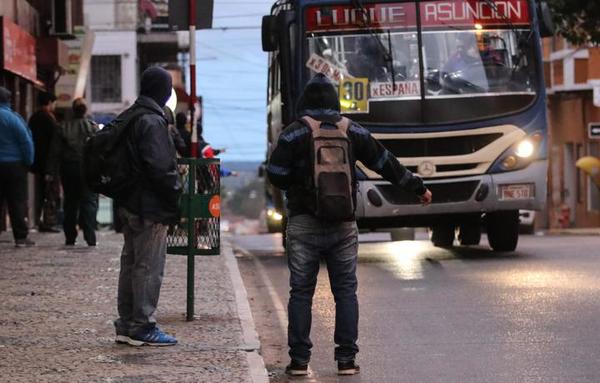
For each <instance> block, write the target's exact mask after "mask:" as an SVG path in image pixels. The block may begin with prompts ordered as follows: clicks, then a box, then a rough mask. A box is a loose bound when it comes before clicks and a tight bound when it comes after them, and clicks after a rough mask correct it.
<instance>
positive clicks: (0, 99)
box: [0, 86, 12, 104]
mask: <svg viewBox="0 0 600 383" xmlns="http://www.w3.org/2000/svg"><path fill="white" fill-rule="evenodd" d="M11 95H12V94H11V93H10V90H8V89H6V88H5V87H3V86H0V104H8V103H10V96H11Z"/></svg>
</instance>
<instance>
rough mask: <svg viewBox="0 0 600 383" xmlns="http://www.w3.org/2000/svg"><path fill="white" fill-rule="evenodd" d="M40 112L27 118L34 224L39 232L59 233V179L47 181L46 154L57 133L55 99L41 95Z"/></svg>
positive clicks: (51, 96)
mask: <svg viewBox="0 0 600 383" xmlns="http://www.w3.org/2000/svg"><path fill="white" fill-rule="evenodd" d="M38 102H39V104H40V109H39V110H38V111H37V112H35V113H34V114H32V115H31V117H30V118H29V128H31V134H32V136H33V146H34V147H35V157H34V160H33V165H32V166H31V171H32V173H33V174H34V175H35V220H36V224H37V225H38V231H40V232H51V233H58V232H59V230H58V229H55V228H54V225H56V223H57V217H56V215H57V209H58V206H59V202H60V201H59V199H60V197H59V194H60V185H59V182H58V179H51V178H49V177H47V174H46V168H47V165H48V153H49V151H50V144H51V143H52V137H53V135H54V134H56V132H57V131H58V129H59V125H58V122H57V121H56V117H55V116H54V108H55V106H56V96H54V95H53V94H52V93H46V92H42V93H40V94H39V96H38Z"/></svg>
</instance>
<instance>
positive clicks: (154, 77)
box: [140, 66, 173, 108]
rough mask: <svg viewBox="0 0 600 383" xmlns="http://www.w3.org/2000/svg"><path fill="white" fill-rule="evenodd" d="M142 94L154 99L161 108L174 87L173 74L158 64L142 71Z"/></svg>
mask: <svg viewBox="0 0 600 383" xmlns="http://www.w3.org/2000/svg"><path fill="white" fill-rule="evenodd" d="M141 82H142V83H141V86H140V88H141V89H140V94H141V95H142V96H146V97H149V98H151V99H153V100H154V101H155V102H156V103H157V104H158V106H160V107H161V108H162V107H164V106H165V104H166V103H167V101H168V100H169V97H171V92H172V88H173V80H172V78H171V74H170V73H169V72H167V71H166V70H164V69H163V68H161V67H158V66H152V67H150V68H148V69H146V70H145V71H144V73H142V81H141Z"/></svg>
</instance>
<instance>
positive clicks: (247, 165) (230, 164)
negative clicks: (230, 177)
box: [222, 161, 261, 174]
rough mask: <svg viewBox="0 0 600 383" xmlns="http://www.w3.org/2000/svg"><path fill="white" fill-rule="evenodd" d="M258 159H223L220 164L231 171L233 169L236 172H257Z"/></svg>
mask: <svg viewBox="0 0 600 383" xmlns="http://www.w3.org/2000/svg"><path fill="white" fill-rule="evenodd" d="M260 164H261V162H260V161H223V162H222V165H223V167H224V168H226V169H229V170H231V171H235V172H238V173H241V172H244V173H248V172H253V173H256V174H258V167H259V166H260Z"/></svg>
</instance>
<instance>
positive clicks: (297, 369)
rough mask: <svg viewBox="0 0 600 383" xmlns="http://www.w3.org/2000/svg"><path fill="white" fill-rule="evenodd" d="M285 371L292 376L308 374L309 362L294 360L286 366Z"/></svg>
mask: <svg viewBox="0 0 600 383" xmlns="http://www.w3.org/2000/svg"><path fill="white" fill-rule="evenodd" d="M285 373H286V374H288V375H290V376H306V375H308V363H306V364H301V363H298V362H296V361H295V360H292V361H291V362H290V364H288V365H287V367H286V368H285Z"/></svg>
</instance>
